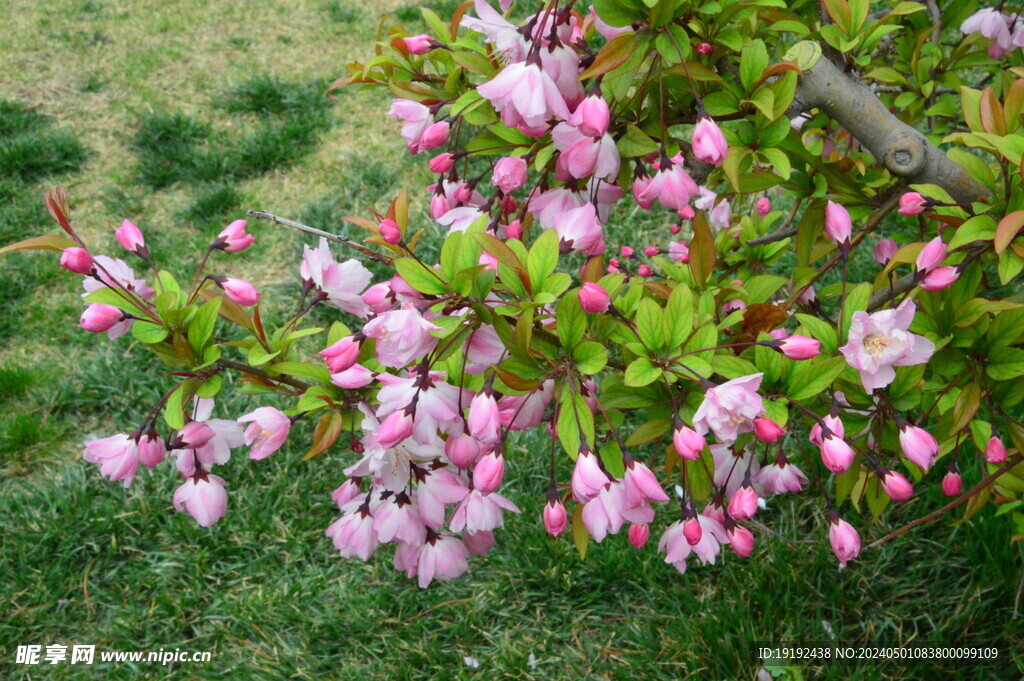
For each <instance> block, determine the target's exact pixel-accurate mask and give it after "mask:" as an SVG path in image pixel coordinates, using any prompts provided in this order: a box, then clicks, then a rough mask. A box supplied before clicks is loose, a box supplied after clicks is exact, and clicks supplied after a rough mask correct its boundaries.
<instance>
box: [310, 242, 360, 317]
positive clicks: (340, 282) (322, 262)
mask: <svg viewBox="0 0 1024 681" xmlns="http://www.w3.org/2000/svg"><path fill="white" fill-rule="evenodd" d="M299 273H300V274H301V275H302V281H303V282H304V283H305V282H308V283H310V284H311V285H312V286H314V287H315V288H316V289H317V290H318V291H322V292H323V293H326V294H327V297H328V298H327V302H328V304H330V305H332V306H333V307H337V308H338V309H342V310H345V311H346V312H349V313H350V314H354V315H355V316H358V317H364V318H366V316H367V314H368V313H369V306H368V304H367V303H366V302H365V301H364V300H362V298H361V297H360V296H359V293H360V292H361V291H362V290H364V289H366V288H367V287H368V286H370V281H371V280H372V279H373V274H371V273H370V270H369V269H367V268H366V267H365V266H364V265H362V263H361V262H359V261H358V260H355V259H348V260H346V261H345V262H342V263H338V262H336V261H335V259H334V255H333V254H332V253H331V248H330V247H329V246H328V243H327V240H326V239H324V238H323V237H322V238H321V240H319V247H318V248H312V249H311V248H309V247H308V246H305V247H304V248H303V252H302V264H301V265H300V267H299Z"/></svg>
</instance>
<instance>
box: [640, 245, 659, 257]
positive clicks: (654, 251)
mask: <svg viewBox="0 0 1024 681" xmlns="http://www.w3.org/2000/svg"><path fill="white" fill-rule="evenodd" d="M659 253H661V249H660V248H658V247H657V246H645V247H644V255H646V256H647V257H648V258H653V257H654V256H656V255H658V254H659Z"/></svg>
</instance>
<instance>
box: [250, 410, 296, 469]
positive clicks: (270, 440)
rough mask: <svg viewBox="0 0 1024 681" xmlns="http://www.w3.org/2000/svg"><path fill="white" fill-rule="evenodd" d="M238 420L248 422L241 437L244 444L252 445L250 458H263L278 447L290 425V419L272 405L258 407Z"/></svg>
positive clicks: (282, 442) (281, 443) (284, 438)
mask: <svg viewBox="0 0 1024 681" xmlns="http://www.w3.org/2000/svg"><path fill="white" fill-rule="evenodd" d="M238 422H239V423H249V427H248V428H246V429H245V433H244V434H243V437H245V444H247V445H252V449H251V450H250V451H249V458H251V459H265V458H267V457H268V456H270V455H271V454H273V453H274V452H276V451H277V450H278V449H280V448H281V445H283V444H284V441H285V440H287V439H288V431H290V430H291V427H292V422H291V420H290V419H289V418H288V417H287V416H285V415H284V414H282V413H281V412H280V411H279V410H277V409H274V408H273V407H259V408H257V409H256V410H255V411H252V412H250V413H248V414H246V415H245V416H241V417H239V419H238Z"/></svg>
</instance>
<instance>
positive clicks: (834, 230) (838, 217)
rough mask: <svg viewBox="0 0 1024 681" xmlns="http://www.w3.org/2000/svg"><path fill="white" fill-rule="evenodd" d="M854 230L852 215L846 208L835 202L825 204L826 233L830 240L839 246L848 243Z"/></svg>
mask: <svg viewBox="0 0 1024 681" xmlns="http://www.w3.org/2000/svg"><path fill="white" fill-rule="evenodd" d="M852 229H853V228H852V223H851V222H850V214H849V213H848V212H847V211H846V208H844V207H843V206H841V205H840V204H838V203H836V202H835V201H829V202H828V203H827V204H825V233H826V234H828V238H829V239H832V241H834V242H836V243H837V244H845V243H848V242H849V241H850V233H851V231H852Z"/></svg>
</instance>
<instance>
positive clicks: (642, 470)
mask: <svg viewBox="0 0 1024 681" xmlns="http://www.w3.org/2000/svg"><path fill="white" fill-rule="evenodd" d="M624 462H625V464H626V473H625V475H624V476H623V478H622V487H623V489H624V490H625V492H626V507H627V508H635V507H637V506H640V505H643V504H649V503H650V502H652V501H668V495H667V494H665V490H663V489H662V488H661V483H659V482H658V478H657V477H656V476H655V475H654V473H653V472H651V469H650V468H648V467H647V466H646V465H645V464H644V463H642V462H640V461H637V460H636V459H634V458H633V456H632V455H629V454H627V455H626V456H625V457H624Z"/></svg>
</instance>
